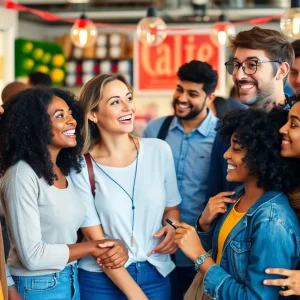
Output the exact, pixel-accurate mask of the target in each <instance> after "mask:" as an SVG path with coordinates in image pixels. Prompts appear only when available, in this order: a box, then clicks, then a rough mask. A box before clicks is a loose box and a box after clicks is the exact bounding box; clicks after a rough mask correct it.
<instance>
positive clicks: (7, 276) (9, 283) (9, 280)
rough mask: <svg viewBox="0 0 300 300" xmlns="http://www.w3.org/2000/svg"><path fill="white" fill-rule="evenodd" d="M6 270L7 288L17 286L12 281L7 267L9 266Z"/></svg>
mask: <svg viewBox="0 0 300 300" xmlns="http://www.w3.org/2000/svg"><path fill="white" fill-rule="evenodd" d="M5 268H6V280H7V286H12V285H14V284H15V282H14V280H13V279H12V277H11V275H10V272H9V269H8V267H7V265H5Z"/></svg>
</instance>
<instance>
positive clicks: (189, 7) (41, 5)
mask: <svg viewBox="0 0 300 300" xmlns="http://www.w3.org/2000/svg"><path fill="white" fill-rule="evenodd" d="M71 1H84V0H69V1H68V0H19V1H18V3H19V4H22V5H26V6H29V7H31V8H35V9H40V10H43V11H47V12H51V13H55V14H57V15H60V16H61V17H65V18H78V16H79V15H80V14H81V13H82V12H85V13H86V15H87V17H88V18H90V19H92V20H93V21H98V22H106V23H136V22H137V21H138V20H139V19H141V18H142V17H144V16H145V15H146V9H147V8H148V7H149V6H151V4H153V3H154V4H155V6H156V7H157V9H158V15H159V16H161V17H162V18H164V19H165V21H166V22H168V23H195V22H197V23H198V22H203V21H206V22H207V21H210V22H215V21H217V20H218V18H219V16H220V15H221V13H222V12H223V11H225V12H226V15H227V17H228V18H229V19H230V20H231V21H238V20H247V19H251V18H254V17H263V16H274V15H280V14H282V13H283V12H284V11H285V9H287V8H288V7H289V6H290V0H223V1H225V2H226V4H224V3H223V1H222V0H85V1H89V2H88V3H80V4H76V3H70V2H71ZM224 9H225V10H224ZM204 15H205V16H206V17H205V18H203V16H204ZM20 18H21V19H25V20H32V21H36V22H46V21H44V20H41V19H39V18H38V17H37V16H35V15H33V14H30V13H25V12H21V13H20ZM57 24H59V22H57Z"/></svg>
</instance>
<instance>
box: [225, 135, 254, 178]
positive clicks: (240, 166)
mask: <svg viewBox="0 0 300 300" xmlns="http://www.w3.org/2000/svg"><path fill="white" fill-rule="evenodd" d="M234 136H235V134H233V135H232V136H231V139H230V147H229V149H228V150H227V151H226V152H225V153H224V158H225V159H226V160H227V164H228V167H227V176H226V179H227V180H228V181H234V182H244V183H245V182H247V181H249V179H252V176H250V175H249V169H248V168H247V166H246V164H245V162H244V161H243V159H244V158H245V156H246V154H247V150H246V149H245V148H243V147H242V145H240V144H239V143H237V141H236V139H235V138H234Z"/></svg>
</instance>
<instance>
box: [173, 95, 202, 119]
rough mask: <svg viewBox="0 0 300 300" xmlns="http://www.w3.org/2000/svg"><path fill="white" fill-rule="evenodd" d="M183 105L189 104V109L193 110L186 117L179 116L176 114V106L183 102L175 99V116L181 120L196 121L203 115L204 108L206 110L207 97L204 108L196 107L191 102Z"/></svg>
mask: <svg viewBox="0 0 300 300" xmlns="http://www.w3.org/2000/svg"><path fill="white" fill-rule="evenodd" d="M183 103H187V104H188V105H189V108H190V109H191V111H190V112H189V113H188V114H187V115H185V116H178V115H177V113H176V105H179V104H182V102H180V101H179V100H178V99H173V102H172V106H173V108H174V111H175V116H176V117H177V118H178V119H180V120H192V119H195V118H196V117H197V116H198V115H200V114H201V113H202V111H203V110H204V108H206V97H205V99H204V101H203V104H202V106H201V107H199V108H198V107H194V106H193V105H192V104H191V103H190V102H187V101H186V102H183Z"/></svg>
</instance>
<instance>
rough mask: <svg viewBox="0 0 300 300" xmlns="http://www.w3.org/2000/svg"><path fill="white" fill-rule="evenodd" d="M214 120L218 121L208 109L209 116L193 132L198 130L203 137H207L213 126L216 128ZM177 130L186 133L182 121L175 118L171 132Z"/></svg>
mask: <svg viewBox="0 0 300 300" xmlns="http://www.w3.org/2000/svg"><path fill="white" fill-rule="evenodd" d="M213 119H216V120H217V118H216V117H215V116H214V115H213V113H212V112H211V110H210V109H209V108H208V109H207V116H206V117H205V119H204V120H203V121H202V122H201V124H200V125H199V126H198V127H197V128H195V129H194V130H192V132H194V131H195V130H197V131H198V132H199V133H200V134H202V135H203V136H207V135H208V134H209V131H210V129H211V126H215V122H212V120H213ZM176 128H178V129H179V130H181V131H183V132H184V129H183V127H182V125H181V123H180V120H179V119H178V118H177V117H176V116H175V117H174V119H173V120H172V122H171V125H170V127H169V130H174V129H176Z"/></svg>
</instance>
